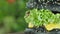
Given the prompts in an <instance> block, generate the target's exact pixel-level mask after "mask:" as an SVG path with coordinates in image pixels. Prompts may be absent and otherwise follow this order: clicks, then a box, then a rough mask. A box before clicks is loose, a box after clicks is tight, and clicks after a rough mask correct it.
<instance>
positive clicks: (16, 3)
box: [0, 0, 28, 34]
mask: <svg viewBox="0 0 60 34" xmlns="http://www.w3.org/2000/svg"><path fill="white" fill-rule="evenodd" d="M27 1H28V0H0V34H5V33H6V34H7V33H15V32H22V31H24V30H25V28H26V27H27V24H26V23H25V20H24V15H25V12H26V10H28V9H27V8H26V2H27Z"/></svg>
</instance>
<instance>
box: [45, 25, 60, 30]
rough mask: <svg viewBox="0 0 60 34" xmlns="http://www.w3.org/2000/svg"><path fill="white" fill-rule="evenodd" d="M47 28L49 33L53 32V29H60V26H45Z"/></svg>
mask: <svg viewBox="0 0 60 34" xmlns="http://www.w3.org/2000/svg"><path fill="white" fill-rule="evenodd" d="M45 28H46V29H47V30H48V31H50V30H52V29H56V28H58V29H60V24H48V25H45Z"/></svg>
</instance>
